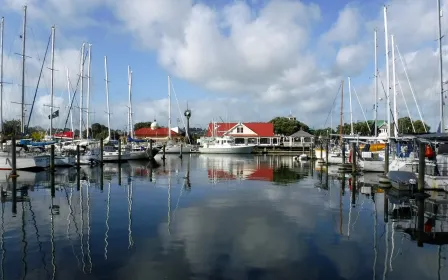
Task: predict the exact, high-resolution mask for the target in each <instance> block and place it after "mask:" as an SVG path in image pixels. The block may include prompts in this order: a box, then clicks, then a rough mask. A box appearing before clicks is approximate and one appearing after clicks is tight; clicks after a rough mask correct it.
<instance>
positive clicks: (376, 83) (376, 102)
mask: <svg viewBox="0 0 448 280" xmlns="http://www.w3.org/2000/svg"><path fill="white" fill-rule="evenodd" d="M374 41H375V105H374V106H375V107H374V120H375V128H374V130H375V137H378V54H377V51H378V42H377V34H376V29H375V33H374Z"/></svg>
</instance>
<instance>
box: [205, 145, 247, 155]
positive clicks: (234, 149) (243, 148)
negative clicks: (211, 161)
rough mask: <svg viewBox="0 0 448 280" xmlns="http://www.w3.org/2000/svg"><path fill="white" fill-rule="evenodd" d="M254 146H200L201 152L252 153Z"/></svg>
mask: <svg viewBox="0 0 448 280" xmlns="http://www.w3.org/2000/svg"><path fill="white" fill-rule="evenodd" d="M253 148H254V147H253V146H229V147H212V146H209V147H200V148H199V153H201V154H250V153H252V151H253Z"/></svg>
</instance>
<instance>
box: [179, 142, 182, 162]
mask: <svg viewBox="0 0 448 280" xmlns="http://www.w3.org/2000/svg"><path fill="white" fill-rule="evenodd" d="M179 158H180V159H182V143H181V144H180V154H179Z"/></svg>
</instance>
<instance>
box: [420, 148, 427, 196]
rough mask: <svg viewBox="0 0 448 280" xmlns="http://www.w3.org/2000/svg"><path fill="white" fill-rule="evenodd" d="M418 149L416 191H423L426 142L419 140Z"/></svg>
mask: <svg viewBox="0 0 448 280" xmlns="http://www.w3.org/2000/svg"><path fill="white" fill-rule="evenodd" d="M418 146H419V147H418V148H419V151H418V191H419V192H423V191H424V189H425V147H426V144H425V143H423V142H420V143H419V145H418Z"/></svg>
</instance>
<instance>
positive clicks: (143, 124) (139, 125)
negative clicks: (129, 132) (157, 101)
mask: <svg viewBox="0 0 448 280" xmlns="http://www.w3.org/2000/svg"><path fill="white" fill-rule="evenodd" d="M151 124H152V122H138V123H136V124H134V131H135V130H137V129H140V128H149V127H151Z"/></svg>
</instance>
